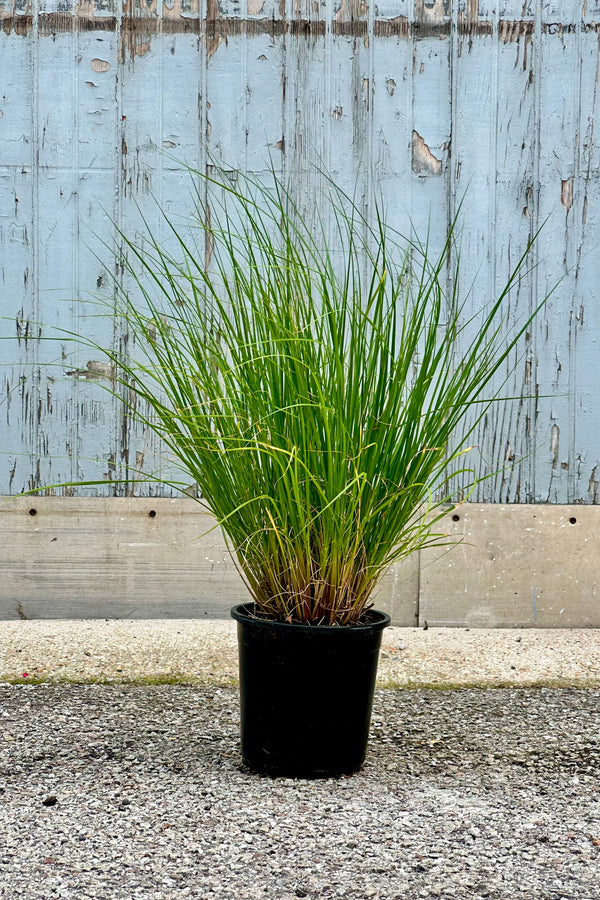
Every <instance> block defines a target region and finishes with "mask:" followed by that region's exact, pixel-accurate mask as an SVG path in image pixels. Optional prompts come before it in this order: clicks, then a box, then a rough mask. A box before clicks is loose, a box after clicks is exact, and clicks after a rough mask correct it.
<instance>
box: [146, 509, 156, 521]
mask: <svg viewBox="0 0 600 900" xmlns="http://www.w3.org/2000/svg"><path fill="white" fill-rule="evenodd" d="M148 515H149V516H150V518H151V519H153V518H154V517H155V516H156V510H155V509H151V510H150V512H149V513H148Z"/></svg>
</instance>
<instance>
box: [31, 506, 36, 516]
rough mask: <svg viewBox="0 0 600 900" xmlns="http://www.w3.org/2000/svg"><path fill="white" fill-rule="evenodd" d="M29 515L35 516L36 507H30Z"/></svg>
mask: <svg viewBox="0 0 600 900" xmlns="http://www.w3.org/2000/svg"><path fill="white" fill-rule="evenodd" d="M29 515H30V516H37V509H33V508H32V509H30V510H29Z"/></svg>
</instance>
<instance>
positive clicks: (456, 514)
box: [452, 513, 460, 522]
mask: <svg viewBox="0 0 600 900" xmlns="http://www.w3.org/2000/svg"><path fill="white" fill-rule="evenodd" d="M452 521H453V522H460V516H459V515H458V513H454V515H453V516H452Z"/></svg>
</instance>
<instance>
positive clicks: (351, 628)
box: [230, 603, 391, 637]
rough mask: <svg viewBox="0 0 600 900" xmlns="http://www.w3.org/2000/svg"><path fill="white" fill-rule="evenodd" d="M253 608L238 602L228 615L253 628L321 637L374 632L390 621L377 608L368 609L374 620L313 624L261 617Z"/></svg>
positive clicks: (251, 604) (388, 617)
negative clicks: (340, 623)
mask: <svg viewBox="0 0 600 900" xmlns="http://www.w3.org/2000/svg"><path fill="white" fill-rule="evenodd" d="M255 609H256V604H255V603H238V604H236V605H235V606H233V607H232V608H231V610H230V615H231V617H232V619H235V620H236V622H241V623H251V624H252V626H253V627H254V628H265V629H272V628H273V627H276V628H277V629H280V628H281V629H286V630H288V631H289V632H290V634H291V633H293V634H300V633H302V632H304V633H305V634H310V635H317V634H321V635H323V637H326V636H331V637H333V636H334V635H336V634H340V633H341V632H344V633H345V634H349V633H352V632H356V633H357V634H361V635H365V634H370V633H373V634H374V633H375V632H377V631H381V630H382V629H383V628H387V626H388V625H389V624H390V623H391V618H390V616H389V615H388V614H387V613H385V612H382V610H379V609H370V610H369V614H370V615H371V616H376V619H375V620H374V621H371V622H364V623H360V622H349V623H347V624H344V625H314V624H302V623H300V622H283V621H281V620H280V619H263V618H261V617H260V616H256V615H255V613H254V611H255Z"/></svg>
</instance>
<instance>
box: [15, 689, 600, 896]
mask: <svg viewBox="0 0 600 900" xmlns="http://www.w3.org/2000/svg"><path fill="white" fill-rule="evenodd" d="M599 701H600V690H598V689H596V688H589V689H586V690H576V689H572V688H567V689H565V688H560V689H554V690H549V689H544V688H537V689H531V688H526V689H524V688H518V689H510V690H507V689H503V688H497V689H494V690H483V689H462V690H426V689H415V690H389V689H379V690H378V691H377V693H376V700H375V709H374V716H373V727H372V737H371V743H370V751H369V754H368V757H367V762H366V764H365V767H364V769H363V771H362V772H360V773H359V774H357V775H355V776H352V777H350V778H343V779H339V780H323V781H314V782H309V781H304V782H302V781H293V780H289V779H276V780H272V779H269V778H261V777H258V776H255V775H253V774H252V773H250V772H248V771H245V770H244V768H243V767H242V765H241V761H240V757H239V750H238V716H239V708H238V700H237V694H236V690H235V688H233V687H218V686H215V685H210V684H203V685H196V686H182V685H98V684H95V685H94V684H86V685H66V684H44V685H39V686H33V685H29V684H15V685H10V684H5V685H3V686H2V687H0V717H1V718H0V737H1V740H0V897H2V898H7V900H12V898H27V900H50V898H61V897H73V898H94V900H104V898H106V900H131V898H138V897H140V898H184V897H189V898H198V900H200V898H204V900H255V898H269V900H295V898H297V897H306V898H312V900H317V898H318V900H330V898H331V900H333V898H344V900H346V898H347V900H351V898H355V900H376V898H381V900H400V898H402V900H413V898H430V897H440V898H454V900H467V898H471V900H472V898H476V900H479V898H495V900H559V898H572V900H598V897H599V896H600V888H599V884H600V859H599V856H600V792H599V775H600V702H599Z"/></svg>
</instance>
